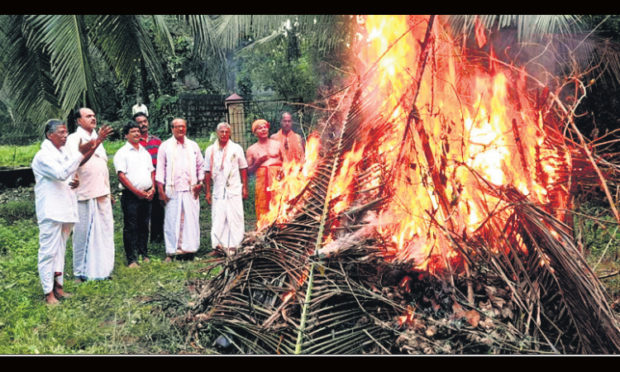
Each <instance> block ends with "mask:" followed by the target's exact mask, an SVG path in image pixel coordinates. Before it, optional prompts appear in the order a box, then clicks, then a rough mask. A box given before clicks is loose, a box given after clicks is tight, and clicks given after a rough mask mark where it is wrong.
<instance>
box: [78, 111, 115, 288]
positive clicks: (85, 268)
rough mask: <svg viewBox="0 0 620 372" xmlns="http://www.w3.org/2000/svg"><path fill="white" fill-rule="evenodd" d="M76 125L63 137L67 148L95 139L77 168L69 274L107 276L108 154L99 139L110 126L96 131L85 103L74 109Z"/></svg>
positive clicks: (110, 234)
mask: <svg viewBox="0 0 620 372" xmlns="http://www.w3.org/2000/svg"><path fill="white" fill-rule="evenodd" d="M76 121H77V124H78V126H77V129H76V131H75V132H74V133H72V134H70V135H69V136H68V137H67V145H66V146H67V150H68V151H70V152H72V153H76V152H77V151H78V148H79V146H80V144H81V143H84V142H88V141H95V147H94V148H93V149H91V150H90V151H89V152H88V153H87V154H86V155H87V156H89V157H90V160H88V161H87V162H86V161H84V160H83V161H82V163H81V164H80V167H79V168H78V170H77V173H76V177H77V179H78V180H79V183H80V184H79V186H78V187H77V189H76V191H77V199H78V216H79V221H78V222H77V223H76V224H75V225H74V227H73V275H74V276H75V278H76V281H78V282H81V281H84V280H100V279H109V278H110V274H111V273H112V270H113V269H114V217H113V215H112V195H111V194H110V175H109V171H108V156H107V154H106V151H105V149H104V148H103V144H102V143H103V141H104V140H105V139H106V138H107V137H108V135H109V134H110V133H112V128H111V127H109V126H107V125H103V126H102V127H101V128H100V129H99V131H97V129H96V128H97V117H96V116H95V112H94V111H93V110H91V109H89V108H87V107H82V108H80V109H79V110H78V111H77V113H76Z"/></svg>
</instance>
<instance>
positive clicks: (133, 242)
mask: <svg viewBox="0 0 620 372" xmlns="http://www.w3.org/2000/svg"><path fill="white" fill-rule="evenodd" d="M123 134H124V135H125V138H126V139H127V143H125V145H124V146H123V147H121V148H120V149H118V151H117V152H116V154H115V155H114V168H115V169H116V172H117V173H118V180H119V181H120V183H121V184H120V186H121V189H123V192H122V195H121V207H122V209H123V223H124V226H123V244H124V246H125V255H126V257H127V264H128V266H129V267H131V268H133V267H137V266H138V255H141V256H142V260H143V261H144V262H149V255H148V249H147V242H148V235H149V220H150V216H151V203H150V201H151V200H153V196H154V195H155V187H153V186H154V185H155V168H154V167H153V163H152V160H151V155H150V154H149V153H148V151H146V149H145V148H144V147H142V145H140V137H141V133H140V127H139V126H138V124H137V123H136V122H134V121H130V122H129V123H127V124H126V125H125V127H124V128H123Z"/></svg>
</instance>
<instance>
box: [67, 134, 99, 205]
mask: <svg viewBox="0 0 620 372" xmlns="http://www.w3.org/2000/svg"><path fill="white" fill-rule="evenodd" d="M96 138H97V133H96V132H95V131H94V130H93V131H92V132H91V133H88V132H87V131H85V130H84V129H83V128H82V127H80V126H78V128H77V129H76V131H75V132H73V133H71V134H70V135H69V136H68V137H67V144H66V145H65V147H66V148H67V150H68V151H69V152H70V153H71V154H75V153H79V149H78V148H79V144H80V139H81V140H82V143H84V142H88V141H90V140H92V139H96ZM77 176H78V179H79V180H80V186H78V188H77V189H76V190H77V197H78V200H88V199H93V198H97V197H100V196H104V195H108V194H109V193H110V174H109V171H108V156H107V154H106V152H105V149H104V148H103V144H100V145H99V146H97V149H96V150H95V153H94V154H93V156H91V157H90V159H88V161H87V162H86V163H84V165H82V166H81V167H79V168H78V171H77Z"/></svg>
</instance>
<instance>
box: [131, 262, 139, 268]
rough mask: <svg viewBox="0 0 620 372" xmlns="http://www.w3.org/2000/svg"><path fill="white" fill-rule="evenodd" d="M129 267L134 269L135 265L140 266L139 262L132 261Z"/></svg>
mask: <svg viewBox="0 0 620 372" xmlns="http://www.w3.org/2000/svg"><path fill="white" fill-rule="evenodd" d="M129 267H130V268H132V269H133V268H135V267H138V264H137V263H136V262H132V263H130V264H129Z"/></svg>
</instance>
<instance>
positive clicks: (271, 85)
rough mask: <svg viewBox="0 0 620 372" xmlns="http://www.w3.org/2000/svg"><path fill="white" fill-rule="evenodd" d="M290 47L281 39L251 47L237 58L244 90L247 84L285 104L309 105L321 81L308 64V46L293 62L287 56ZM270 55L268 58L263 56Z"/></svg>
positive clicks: (240, 80)
mask: <svg viewBox="0 0 620 372" xmlns="http://www.w3.org/2000/svg"><path fill="white" fill-rule="evenodd" d="M289 49H290V48H289V43H288V40H287V38H286V37H284V36H281V37H280V38H278V39H277V40H276V41H274V42H272V43H269V44H262V45H257V46H255V47H253V48H252V49H251V52H250V51H246V52H244V53H242V54H241V55H240V57H239V60H240V63H241V66H242V67H241V72H240V73H239V77H238V82H240V83H241V85H242V86H245V87H246V88H245V89H246V90H248V88H247V86H248V85H249V84H250V82H251V83H252V84H253V88H254V89H258V90H261V89H270V90H273V91H275V92H276V94H277V95H278V96H279V97H280V98H283V99H285V100H291V101H301V102H311V101H312V100H314V98H315V96H316V91H317V87H318V85H319V83H320V82H321V77H320V76H318V75H317V74H316V72H315V70H314V66H313V64H312V63H311V56H310V55H309V53H308V45H306V44H304V45H302V46H301V56H300V57H299V58H292V57H291V56H290V55H289ZM265 55H269V58H264V57H263V56H265Z"/></svg>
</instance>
